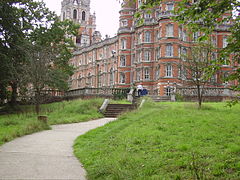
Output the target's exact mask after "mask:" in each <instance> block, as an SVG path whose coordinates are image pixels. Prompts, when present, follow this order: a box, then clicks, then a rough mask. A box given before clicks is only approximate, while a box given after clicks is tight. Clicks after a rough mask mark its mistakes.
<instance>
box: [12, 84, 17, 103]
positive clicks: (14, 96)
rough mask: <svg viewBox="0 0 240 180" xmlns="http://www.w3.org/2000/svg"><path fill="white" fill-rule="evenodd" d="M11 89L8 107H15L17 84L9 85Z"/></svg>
mask: <svg viewBox="0 0 240 180" xmlns="http://www.w3.org/2000/svg"><path fill="white" fill-rule="evenodd" d="M11 87H12V94H11V100H10V105H11V106H16V105H17V83H16V82H13V83H11Z"/></svg>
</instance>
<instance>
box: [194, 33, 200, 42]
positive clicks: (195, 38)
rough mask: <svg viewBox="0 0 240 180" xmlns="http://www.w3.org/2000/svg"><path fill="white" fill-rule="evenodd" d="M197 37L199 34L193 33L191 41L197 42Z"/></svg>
mask: <svg viewBox="0 0 240 180" xmlns="http://www.w3.org/2000/svg"><path fill="white" fill-rule="evenodd" d="M198 37H199V32H194V33H193V41H197V40H198Z"/></svg>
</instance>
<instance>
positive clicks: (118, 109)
mask: <svg viewBox="0 0 240 180" xmlns="http://www.w3.org/2000/svg"><path fill="white" fill-rule="evenodd" d="M133 109H134V106H133V105H132V104H109V105H108V106H107V108H106V111H105V113H104V116H105V117H117V116H118V115H120V114H121V113H123V112H126V111H129V110H133Z"/></svg>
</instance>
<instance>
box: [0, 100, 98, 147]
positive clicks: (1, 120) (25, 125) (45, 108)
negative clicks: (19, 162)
mask: <svg viewBox="0 0 240 180" xmlns="http://www.w3.org/2000/svg"><path fill="white" fill-rule="evenodd" d="M102 102H103V99H90V100H74V101H64V102H59V103H52V104H45V105H42V106H41V109H42V113H41V114H42V115H47V116H48V124H44V123H42V122H39V121H38V120H37V116H36V114H35V113H33V112H34V107H33V106H22V107H20V108H21V109H22V113H18V114H10V115H0V145H1V144H3V143H5V142H8V141H10V140H12V139H14V138H16V137H20V136H23V135H26V134H31V133H33V132H37V131H41V130H45V129H50V126H49V125H53V124H65V123H76V122H82V121H88V120H92V119H97V118H101V117H103V115H102V114H101V113H99V112H98V109H99V107H100V106H101V104H102Z"/></svg>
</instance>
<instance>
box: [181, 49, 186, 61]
mask: <svg viewBox="0 0 240 180" xmlns="http://www.w3.org/2000/svg"><path fill="white" fill-rule="evenodd" d="M181 58H182V60H184V61H185V60H186V58H187V48H185V47H182V48H181Z"/></svg>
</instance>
